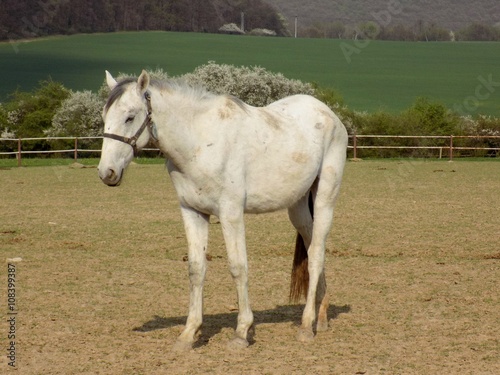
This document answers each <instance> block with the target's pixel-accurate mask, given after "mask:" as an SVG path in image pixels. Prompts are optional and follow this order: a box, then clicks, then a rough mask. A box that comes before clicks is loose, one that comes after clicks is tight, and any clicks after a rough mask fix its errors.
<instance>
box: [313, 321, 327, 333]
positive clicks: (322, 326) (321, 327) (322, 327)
mask: <svg viewBox="0 0 500 375" xmlns="http://www.w3.org/2000/svg"><path fill="white" fill-rule="evenodd" d="M316 331H317V332H325V331H328V322H327V321H326V320H318V324H316Z"/></svg>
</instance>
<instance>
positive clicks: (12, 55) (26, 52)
mask: <svg viewBox="0 0 500 375" xmlns="http://www.w3.org/2000/svg"><path fill="white" fill-rule="evenodd" d="M345 51H348V53H347V57H346V52H345ZM210 60H214V61H216V62H218V63H228V64H234V65H260V66H263V67H265V68H267V69H269V70H271V71H275V72H282V73H283V74H285V75H286V76H287V77H290V78H298V79H301V80H303V81H308V82H317V83H319V84H320V85H321V86H325V87H332V88H335V89H336V90H338V91H339V92H340V93H341V94H342V95H343V97H344V98H345V102H346V104H347V105H348V106H349V107H351V108H353V109H357V110H362V111H370V112H371V111H375V110H378V109H383V110H389V111H400V110H402V109H405V108H407V107H408V106H410V105H411V103H413V102H414V100H415V98H416V97H418V96H426V97H428V98H430V99H432V100H437V101H440V102H442V103H444V104H446V105H447V106H449V107H450V108H453V107H454V106H456V105H459V106H462V107H464V104H465V107H464V109H465V112H467V113H469V112H470V113H471V114H475V113H485V114H491V115H496V116H500V71H499V69H498V61H500V44H499V43H451V42H450V43H444V42H443V43H404V42H380V41H368V42H354V41H342V40H331V39H293V38H262V37H250V36H245V37H240V36H227V35H214V34H196V33H169V32H139V33H112V34H99V35H74V36H64V37H53V38H48V39H41V40H36V41H32V42H27V43H3V44H0V72H1V73H0V82H1V83H2V84H1V85H0V100H5V98H6V97H7V95H8V94H10V93H12V92H13V91H14V90H15V89H16V88H18V87H19V88H20V89H21V90H25V91H26V90H30V89H31V88H33V87H34V86H36V85H37V83H38V82H39V81H40V80H43V79H46V78H47V77H49V76H50V77H52V79H54V80H56V81H60V82H62V83H63V84H65V85H66V86H67V87H69V88H72V89H75V90H82V89H90V90H96V89H97V88H98V87H99V86H100V85H101V83H102V82H103V80H104V70H105V69H107V70H110V71H111V72H112V73H114V74H117V73H118V72H127V73H137V74H138V73H140V71H141V69H143V68H151V69H155V68H163V69H164V70H165V71H167V72H169V73H170V74H171V75H179V74H183V73H187V72H190V71H192V70H193V69H194V68H195V67H196V66H199V65H201V64H204V63H206V62H208V61H210ZM484 81H486V82H488V81H489V82H490V83H489V85H487V87H485V86H484ZM482 82H483V83H482ZM478 87H479V89H478Z"/></svg>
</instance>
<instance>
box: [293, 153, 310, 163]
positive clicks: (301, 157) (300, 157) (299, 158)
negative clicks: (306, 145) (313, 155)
mask: <svg viewBox="0 0 500 375" xmlns="http://www.w3.org/2000/svg"><path fill="white" fill-rule="evenodd" d="M292 160H293V161H294V162H296V163H298V164H305V163H307V161H308V160H309V156H308V155H307V154H306V153H305V152H294V153H293V154H292Z"/></svg>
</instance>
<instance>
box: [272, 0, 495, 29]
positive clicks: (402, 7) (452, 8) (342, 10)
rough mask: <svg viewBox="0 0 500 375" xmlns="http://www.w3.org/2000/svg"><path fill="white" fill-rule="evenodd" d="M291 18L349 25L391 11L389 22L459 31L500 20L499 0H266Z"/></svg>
mask: <svg viewBox="0 0 500 375" xmlns="http://www.w3.org/2000/svg"><path fill="white" fill-rule="evenodd" d="M267 2H268V3H270V4H272V5H274V6H276V8H278V9H279V11H280V12H281V13H282V14H283V15H285V16H286V17H287V18H288V19H289V20H290V25H293V21H292V18H293V17H294V16H298V17H299V20H300V25H302V26H309V25H311V24H313V23H314V22H336V21H340V22H342V23H344V24H346V25H356V24H358V23H359V22H365V21H375V22H376V19H375V17H374V14H377V13H379V12H385V14H388V13H389V14H390V16H391V19H390V22H391V23H393V24H396V23H402V24H405V25H413V24H416V23H417V22H419V21H423V22H425V23H435V24H437V25H438V26H440V27H443V28H445V29H449V30H454V31H457V30H459V29H462V28H464V27H466V26H468V25H469V24H471V23H473V22H480V23H484V24H488V25H495V24H496V23H499V22H500V2H499V1H498V0H476V1H474V2H471V1H469V0H438V1H432V0H413V1H410V0H399V1H398V0H395V1H388V0H363V1H359V0H358V1H352V0H335V1H332V0H308V1H304V0H267Z"/></svg>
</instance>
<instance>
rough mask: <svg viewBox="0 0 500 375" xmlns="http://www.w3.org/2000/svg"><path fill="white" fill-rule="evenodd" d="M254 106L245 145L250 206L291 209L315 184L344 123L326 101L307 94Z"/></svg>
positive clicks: (259, 208)
mask: <svg viewBox="0 0 500 375" xmlns="http://www.w3.org/2000/svg"><path fill="white" fill-rule="evenodd" d="M255 110H256V111H257V114H254V116H252V117H254V122H253V123H252V124H249V129H250V131H249V132H248V133H247V137H246V140H247V141H246V147H245V148H246V151H245V152H246V158H245V159H246V175H245V179H246V186H247V207H246V209H247V211H248V212H260V211H261V207H268V208H271V207H272V209H281V208H286V207H289V206H290V205H291V204H293V203H295V202H296V201H297V200H298V199H300V198H301V197H302V196H303V195H304V194H305V193H306V192H307V191H308V190H309V189H310V187H311V185H312V184H313V183H314V180H315V179H316V178H317V176H318V173H319V170H320V168H321V164H322V160H323V158H324V157H325V153H326V152H327V149H329V148H330V147H331V146H332V142H333V140H334V138H336V133H337V132H339V131H340V134H341V135H342V129H343V130H344V132H345V128H344V126H343V125H342V123H341V122H340V120H339V119H338V117H337V116H336V115H335V114H334V113H333V112H332V111H331V110H330V109H329V108H328V107H327V106H326V105H325V104H324V103H322V102H321V101H319V100H317V99H315V98H313V97H311V96H308V95H294V96H290V97H287V98H284V99H281V100H279V101H276V102H274V103H272V104H270V105H269V106H267V107H264V108H257V109H255ZM247 130H248V129H247ZM344 152H345V149H344Z"/></svg>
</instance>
